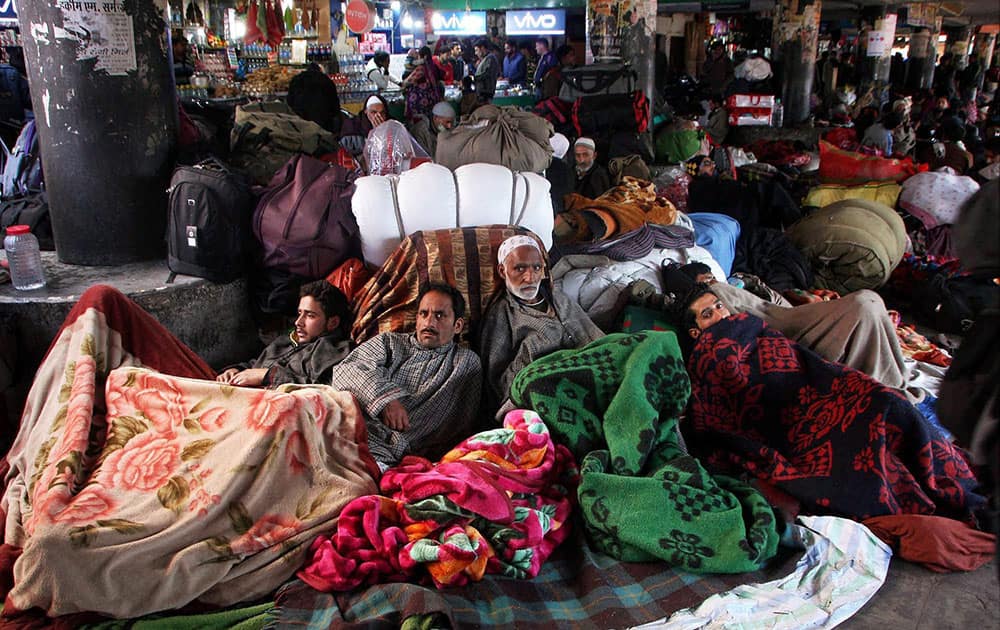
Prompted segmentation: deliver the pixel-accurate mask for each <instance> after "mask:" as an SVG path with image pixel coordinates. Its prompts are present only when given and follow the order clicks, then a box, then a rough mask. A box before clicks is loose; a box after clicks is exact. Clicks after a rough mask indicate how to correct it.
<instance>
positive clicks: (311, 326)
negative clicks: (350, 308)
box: [295, 295, 340, 343]
mask: <svg viewBox="0 0 1000 630" xmlns="http://www.w3.org/2000/svg"><path fill="white" fill-rule="evenodd" d="M339 325H340V318H339V317H337V316H336V315H334V316H333V317H327V316H326V313H324V312H323V307H322V306H320V303H319V302H318V301H316V298H314V297H312V296H311V295H307V296H304V297H302V298H301V299H299V316H298V317H297V318H296V319H295V340H296V341H298V342H299V343H309V342H310V341H315V340H316V339H317V338H319V337H320V336H322V335H325V334H327V333H330V332H333V331H334V330H336V328H337V326H339Z"/></svg>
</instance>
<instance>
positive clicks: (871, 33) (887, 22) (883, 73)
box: [862, 13, 896, 104]
mask: <svg viewBox="0 0 1000 630" xmlns="http://www.w3.org/2000/svg"><path fill="white" fill-rule="evenodd" d="M895 39H896V14H895V13H888V14H883V15H882V16H880V17H878V18H877V19H875V21H874V25H873V26H872V27H871V28H870V29H869V30H868V31H867V33H866V34H865V47H864V54H865V61H866V64H865V74H864V77H863V79H862V82H863V89H865V88H868V87H871V88H872V89H873V90H874V93H875V96H876V99H877V101H878V103H879V104H884V103H885V102H886V101H888V100H889V87H890V85H889V69H890V68H891V66H892V42H893V41H894V40H895Z"/></svg>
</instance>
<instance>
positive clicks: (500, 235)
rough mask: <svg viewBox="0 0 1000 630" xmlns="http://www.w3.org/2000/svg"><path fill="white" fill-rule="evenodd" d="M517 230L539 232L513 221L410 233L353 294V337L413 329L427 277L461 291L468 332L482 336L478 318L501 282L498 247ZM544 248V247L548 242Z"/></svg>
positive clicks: (526, 232)
mask: <svg viewBox="0 0 1000 630" xmlns="http://www.w3.org/2000/svg"><path fill="white" fill-rule="evenodd" d="M515 234H528V235H531V236H535V235H534V234H532V233H531V232H530V231H528V230H526V229H525V228H522V227H518V226H512V225H488V226H482V227H474V228H450V229H443V230H433V231H421V232H414V233H413V234H411V235H409V236H408V237H406V239H404V240H403V242H402V243H400V244H399V247H397V248H396V251H394V252H393V253H392V255H391V256H389V258H388V259H386V261H385V262H384V263H383V264H382V267H381V268H380V269H379V270H378V271H376V272H375V275H374V276H373V277H372V278H371V280H369V281H368V282H367V283H366V284H365V286H364V287H363V288H362V289H361V291H360V292H359V293H358V295H357V296H356V297H355V299H354V327H353V329H352V330H351V336H352V337H353V338H354V341H355V342H356V343H359V344H360V343H362V342H364V341H365V340H367V339H370V338H372V337H374V336H375V335H377V334H379V333H383V332H388V331H393V332H412V331H413V330H414V324H415V321H416V310H417V309H416V306H417V296H418V295H419V294H420V287H421V286H423V285H424V284H426V283H429V282H444V283H447V284H450V285H452V286H454V287H455V288H457V289H458V290H459V291H461V292H462V295H463V296H464V297H465V303H466V322H467V323H468V325H467V327H466V334H468V335H469V337H468V338H469V339H478V333H479V330H478V324H479V321H480V320H481V319H482V316H483V313H485V312H486V307H487V305H488V304H489V302H490V298H491V297H492V296H493V294H494V292H496V291H497V290H498V289H500V288H502V287H503V281H502V280H501V279H500V275H499V273H497V250H498V249H499V248H500V243H502V242H503V241H504V240H505V239H507V238H508V237H511V236H514V235H515ZM535 238H538V237H537V236H536V237H535ZM539 243H540V244H541V240H539ZM541 248H542V250H543V251H544V250H545V246H544V245H541Z"/></svg>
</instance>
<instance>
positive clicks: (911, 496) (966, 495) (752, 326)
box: [685, 314, 983, 520]
mask: <svg viewBox="0 0 1000 630" xmlns="http://www.w3.org/2000/svg"><path fill="white" fill-rule="evenodd" d="M688 367H689V370H690V373H691V380H692V385H693V387H692V390H693V391H692V401H693V402H692V405H691V415H690V420H691V431H690V432H685V438H687V440H688V445H689V446H690V447H691V448H692V452H694V453H696V454H698V455H701V456H703V461H705V462H706V465H708V466H709V467H710V468H711V469H712V470H716V471H719V472H722V473H728V474H747V473H749V474H750V475H753V476H755V477H758V478H760V479H764V480H765V481H769V482H771V483H773V484H774V485H776V486H778V487H779V488H781V489H783V490H785V491H786V492H788V493H789V494H791V495H792V496H794V497H795V498H797V499H799V501H801V502H802V507H803V511H807V512H813V513H826V514H834V515H842V516H847V517H850V518H855V519H866V518H869V517H871V516H881V515H885V514H938V515H941V516H950V517H953V518H956V519H962V520H970V519H971V518H972V513H973V511H974V510H976V509H977V508H979V507H980V506H981V505H982V504H983V498H982V497H981V496H979V495H977V494H975V493H974V492H973V488H975V486H976V480H975V478H974V477H973V475H972V472H971V471H970V470H969V467H968V465H967V464H966V462H965V460H964V459H963V457H962V455H961V454H960V453H959V451H958V449H957V448H956V447H955V446H953V445H952V444H951V443H950V442H948V441H946V440H944V439H941V437H940V433H938V432H937V431H934V430H933V428H932V427H931V426H930V425H929V424H928V423H927V421H926V420H925V418H924V417H923V416H922V415H921V414H920V413H919V412H918V411H917V410H916V409H915V408H914V407H913V405H911V404H910V403H909V402H907V401H906V400H905V399H904V398H903V397H902V396H901V395H899V394H897V393H896V392H894V391H893V390H890V389H888V388H886V387H885V386H882V385H880V384H879V383H878V382H876V381H875V380H873V379H872V378H870V377H868V376H866V375H865V374H862V373H861V372H858V371H857V370H852V369H850V368H847V367H845V366H842V365H839V364H836V363H830V362H828V361H825V360H824V359H821V358H820V357H819V356H818V355H816V354H814V353H812V352H811V351H809V350H806V349H805V348H803V347H802V346H800V345H799V344H797V343H795V342H794V341H792V340H790V339H788V338H787V337H785V336H784V335H782V334H781V333H779V332H778V331H776V330H774V329H772V328H770V327H768V326H767V325H766V324H765V323H764V322H763V321H762V320H760V319H758V318H757V317H754V316H752V315H748V314H740V315H734V316H732V317H728V318H726V319H724V320H722V321H721V322H719V323H717V324H715V325H714V326H712V327H710V328H708V329H706V330H705V331H704V332H703V333H702V334H701V336H700V337H699V338H698V341H697V343H696V344H695V347H694V349H693V351H692V354H691V357H690V359H689V361H688Z"/></svg>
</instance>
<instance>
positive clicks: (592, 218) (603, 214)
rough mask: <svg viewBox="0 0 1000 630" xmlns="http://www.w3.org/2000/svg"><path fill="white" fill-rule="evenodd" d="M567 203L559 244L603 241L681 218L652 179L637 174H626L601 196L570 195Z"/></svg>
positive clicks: (558, 224) (558, 226) (560, 220)
mask: <svg viewBox="0 0 1000 630" xmlns="http://www.w3.org/2000/svg"><path fill="white" fill-rule="evenodd" d="M564 206H565V208H566V209H565V211H564V212H561V213H559V215H558V216H557V217H556V225H555V228H554V235H555V238H556V241H557V242H559V243H573V242H588V241H600V240H604V239H609V238H613V237H617V236H621V235H623V234H626V233H628V232H632V231H633V230H636V229H638V228H640V227H642V225H643V224H644V223H652V224H657V225H673V224H674V223H675V222H676V220H677V209H676V208H674V205H673V204H672V203H670V202H669V201H667V199H665V198H663V197H658V196H657V194H656V187H655V186H654V185H653V184H652V182H646V181H642V180H639V179H636V178H634V177H626V178H625V180H624V182H623V183H622V184H620V185H618V186H615V187H614V188H612V189H611V190H609V191H608V192H606V193H604V194H603V195H601V196H600V197H598V198H597V199H588V198H586V197H584V196H582V195H578V194H575V193H574V194H570V195H566V197H565V201H564Z"/></svg>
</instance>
